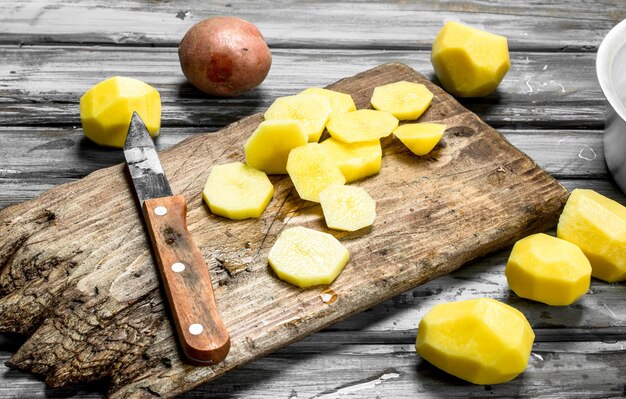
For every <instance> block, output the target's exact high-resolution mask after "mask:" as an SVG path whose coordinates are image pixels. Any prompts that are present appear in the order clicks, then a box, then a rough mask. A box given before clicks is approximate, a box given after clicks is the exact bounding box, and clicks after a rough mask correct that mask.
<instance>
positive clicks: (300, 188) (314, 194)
mask: <svg viewBox="0 0 626 399" xmlns="http://www.w3.org/2000/svg"><path fill="white" fill-rule="evenodd" d="M287 172H288V173H289V177H290V178H291V181H292V182H293V185H294V187H295V188H296V191H297V192H298V195H300V198H302V199H304V200H307V201H313V202H320V199H319V195H320V192H321V191H322V190H323V189H325V188H326V187H328V186H329V185H331V184H333V183H339V184H344V183H345V182H346V178H345V177H343V174H342V173H341V170H339V167H338V166H337V165H336V164H335V162H333V159H332V158H331V157H330V155H329V154H328V152H327V151H326V149H325V148H324V147H322V145H321V144H318V143H308V144H306V145H303V146H300V147H296V148H294V149H293V150H291V152H290V153H289V157H288V158H287Z"/></svg>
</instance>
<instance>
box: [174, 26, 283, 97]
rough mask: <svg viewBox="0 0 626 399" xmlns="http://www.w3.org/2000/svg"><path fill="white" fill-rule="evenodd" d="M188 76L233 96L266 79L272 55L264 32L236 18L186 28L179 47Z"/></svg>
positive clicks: (196, 83)
mask: <svg viewBox="0 0 626 399" xmlns="http://www.w3.org/2000/svg"><path fill="white" fill-rule="evenodd" d="M178 58H179V59H180V66H181V68H182V70H183V73H184V74H185V77H187V79H188V80H189V81H190V82H191V83H192V84H193V85H194V86H196V87H197V88H198V89H200V90H202V91H203V92H205V93H208V94H212V95H215V96H225V97H233V96H237V95H239V94H242V93H245V92H247V91H249V90H252V89H254V88H255V87H257V86H258V85H260V84H261V82H263V80H264V79H265V77H266V76H267V73H268V72H269V70H270V66H271V65H272V54H271V53H270V49H269V47H267V44H266V43H265V40H263V36H262V35H261V32H259V30H258V29H257V27H256V26H254V25H253V24H251V23H250V22H248V21H245V20H243V19H240V18H235V17H226V16H222V17H213V18H208V19H205V20H202V21H200V22H198V23H197V24H195V25H194V26H192V27H191V29H189V31H187V33H186V34H185V37H183V40H182V41H181V43H180V46H179V47H178Z"/></svg>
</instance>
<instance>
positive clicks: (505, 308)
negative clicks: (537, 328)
mask: <svg viewBox="0 0 626 399" xmlns="http://www.w3.org/2000/svg"><path fill="white" fill-rule="evenodd" d="M534 339H535V334H534V332H533V330H532V328H531V327H530V324H529V323H528V320H526V318H525V317H524V315H523V314H522V313H521V312H519V311H518V310H517V309H515V308H513V307H511V306H509V305H506V304H504V303H502V302H498V301H496V300H494V299H491V298H479V299H471V300H467V301H460V302H451V303H442V304H438V305H435V306H434V307H433V308H432V309H431V310H430V311H429V312H428V313H427V314H426V316H424V318H423V319H422V320H421V321H420V323H419V328H418V333H417V340H416V343H415V348H416V350H417V353H418V354H419V355H420V356H421V357H423V358H424V359H426V360H428V361H429V362H430V363H431V364H433V365H434V366H436V367H438V368H440V369H442V370H444V371H446V372H448V373H450V374H452V375H454V376H457V377H459V378H461V379H463V380H465V381H469V382H471V383H474V384H500V383H503V382H507V381H510V380H512V379H513V378H515V377H516V376H517V375H519V374H520V373H522V372H523V371H524V369H526V365H527V364H528V358H529V356H530V350H531V348H532V345H533V341H534Z"/></svg>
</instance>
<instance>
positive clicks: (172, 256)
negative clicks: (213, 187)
mask: <svg viewBox="0 0 626 399" xmlns="http://www.w3.org/2000/svg"><path fill="white" fill-rule="evenodd" d="M143 214H144V216H145V220H146V225H147V227H148V232H149V234H150V239H151V240H152V248H153V250H154V253H155V256H156V259H157V263H158V267H159V272H160V274H161V280H162V281H163V285H164V286H165V293H166V294H167V300H168V302H169V305H170V310H171V313H172V317H173V319H174V323H175V324H176V330H177V332H178V337H179V341H180V344H181V347H182V350H183V352H184V353H185V355H186V357H187V359H188V361H189V363H192V364H195V365H209V364H216V363H219V362H221V361H222V360H223V359H224V358H225V357H226V355H227V354H228V351H229V350H230V337H229V335H228V331H227V330H226V327H225V326H224V323H223V322H222V319H221V318H220V316H219V314H218V312H217V307H216V304H215V296H214V295H213V286H212V284H211V276H210V274H209V269H208V267H207V265H206V262H205V261H204V258H203V257H202V254H201V253H200V250H199V249H198V247H197V246H196V244H195V243H194V242H193V239H192V237H191V234H190V233H189V230H187V204H186V203H185V199H184V198H183V196H182V195H176V196H173V197H164V198H154V199H148V200H146V201H144V204H143Z"/></svg>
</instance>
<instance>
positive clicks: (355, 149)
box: [321, 137, 383, 183]
mask: <svg viewBox="0 0 626 399" xmlns="http://www.w3.org/2000/svg"><path fill="white" fill-rule="evenodd" d="M321 146H322V147H324V148H326V151H328V153H329V154H330V157H331V158H332V159H333V161H335V163H336V164H337V166H339V169H340V170H341V173H343V175H344V177H345V178H346V183H350V182H353V181H356V180H359V179H363V178H364V177H367V176H371V175H375V174H376V173H378V172H380V166H381V163H382V157H383V151H382V148H381V146H380V141H379V140H373V141H363V142H359V143H344V142H342V141H339V140H335V139H334V138H332V137H330V138H329V139H327V140H324V141H322V143H321Z"/></svg>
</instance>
